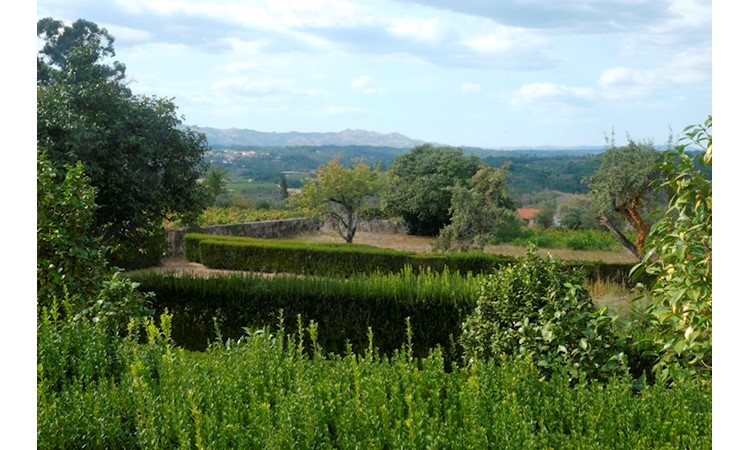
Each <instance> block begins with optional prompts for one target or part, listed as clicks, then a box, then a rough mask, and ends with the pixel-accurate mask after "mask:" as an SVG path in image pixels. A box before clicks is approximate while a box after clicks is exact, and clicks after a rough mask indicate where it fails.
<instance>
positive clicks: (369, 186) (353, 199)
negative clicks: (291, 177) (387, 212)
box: [290, 158, 383, 244]
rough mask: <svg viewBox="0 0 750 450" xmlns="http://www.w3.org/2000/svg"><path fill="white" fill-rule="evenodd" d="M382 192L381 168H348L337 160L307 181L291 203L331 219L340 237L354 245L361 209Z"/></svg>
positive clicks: (320, 168) (361, 163)
mask: <svg viewBox="0 0 750 450" xmlns="http://www.w3.org/2000/svg"><path fill="white" fill-rule="evenodd" d="M382 188H383V177H382V174H381V173H380V168H379V166H378V165H376V166H375V167H374V168H370V167H369V166H368V165H367V164H365V163H364V162H362V161H358V162H356V163H355V164H354V166H352V167H351V168H349V167H345V166H343V165H341V163H340V162H339V159H338V158H334V159H332V160H331V161H329V162H328V164H325V165H322V166H320V167H319V168H318V171H317V173H316V176H315V178H308V179H307V180H305V184H304V186H303V187H302V190H301V192H300V193H299V194H297V195H294V196H293V197H291V199H290V200H291V201H292V204H293V205H295V206H297V207H300V208H305V209H307V210H308V211H310V213H311V214H312V215H314V216H318V217H320V216H322V217H326V218H329V219H332V220H333V223H334V227H335V228H336V230H337V231H338V233H339V234H340V235H341V237H342V238H344V240H345V241H346V242H347V243H349V244H351V243H352V241H353V240H354V235H355V233H356V232H357V225H358V224H359V221H360V213H361V211H362V208H363V207H364V206H366V203H367V201H368V200H370V199H373V198H375V197H376V196H377V195H378V193H379V192H380V191H381V190H382Z"/></svg>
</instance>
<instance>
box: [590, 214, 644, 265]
mask: <svg viewBox="0 0 750 450" xmlns="http://www.w3.org/2000/svg"><path fill="white" fill-rule="evenodd" d="M599 223H600V224H602V225H604V226H605V227H606V228H607V229H608V230H609V231H611V232H612V234H614V235H615V237H616V238H617V240H618V241H620V244H622V246H623V247H625V248H626V249H628V251H629V252H630V253H632V254H633V256H635V257H636V258H638V259H641V252H640V250H639V249H638V248H637V247H636V246H635V245H634V244H633V243H632V242H630V239H628V238H627V236H625V235H624V234H623V233H622V231H620V230H619V229H618V228H617V227H616V226H614V224H612V223H611V222H610V221H609V219H607V218H606V217H605V216H600V217H599Z"/></svg>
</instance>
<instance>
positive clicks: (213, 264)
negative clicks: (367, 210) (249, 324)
mask: <svg viewBox="0 0 750 450" xmlns="http://www.w3.org/2000/svg"><path fill="white" fill-rule="evenodd" d="M184 246H185V247H184V248H185V257H186V258H187V259H188V260H189V261H191V262H198V263H201V264H203V265H205V266H206V267H208V268H211V269H226V270H242V271H248V272H273V273H292V274H300V275H321V276H324V275H328V276H344V277H346V276H351V275H355V274H367V273H398V272H399V271H401V270H402V269H403V268H404V266H410V267H411V269H412V270H414V271H415V272H417V273H420V272H423V271H427V270H431V271H438V272H442V271H444V270H448V271H452V272H460V273H462V274H467V273H472V274H486V273H492V272H494V271H495V270H496V269H497V268H498V267H499V266H501V265H505V264H510V263H512V262H513V261H515V258H514V257H511V256H499V255H493V254H488V253H448V254H444V253H440V254H438V253H413V252H405V251H398V250H390V249H383V248H376V247H370V246H366V245H352V244H326V243H305V242H298V241H288V240H277V239H256V238H246V237H237V236H215V235H206V234H195V233H191V234H187V235H185V238H184ZM565 266H567V267H571V268H572V267H580V268H582V269H583V270H584V271H585V272H586V273H587V275H588V277H589V279H592V280H595V279H602V280H610V281H613V282H616V283H622V284H627V285H631V286H632V285H633V284H634V282H633V281H632V280H631V279H630V270H631V268H632V266H633V265H632V264H622V263H605V262H590V261H566V262H565Z"/></svg>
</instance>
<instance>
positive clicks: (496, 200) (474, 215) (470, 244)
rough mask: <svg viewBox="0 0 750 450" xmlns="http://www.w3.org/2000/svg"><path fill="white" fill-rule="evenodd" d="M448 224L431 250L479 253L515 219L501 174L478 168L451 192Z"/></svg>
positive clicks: (501, 171)
mask: <svg viewBox="0 0 750 450" xmlns="http://www.w3.org/2000/svg"><path fill="white" fill-rule="evenodd" d="M451 192H452V197H451V206H450V211H449V212H450V215H451V219H450V220H451V221H450V224H448V225H446V226H445V227H443V228H442V229H441V230H440V234H439V236H438V240H437V241H436V243H435V245H434V247H433V250H436V251H452V250H458V251H467V250H476V251H482V250H483V249H484V246H485V245H486V244H487V242H489V240H490V239H491V238H492V237H493V236H495V235H497V234H499V233H501V232H502V231H503V228H504V227H505V226H507V225H508V224H509V223H512V222H513V221H514V220H515V219H516V212H515V204H514V202H513V200H512V199H511V197H510V193H509V192H508V186H507V184H506V181H505V172H504V171H503V170H500V169H492V168H490V167H487V166H485V167H482V168H480V169H479V170H478V171H477V173H476V174H474V176H473V177H471V179H470V180H469V186H462V185H460V184H458V185H456V186H454V187H453V188H451Z"/></svg>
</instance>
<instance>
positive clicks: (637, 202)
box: [587, 140, 663, 259]
mask: <svg viewBox="0 0 750 450" xmlns="http://www.w3.org/2000/svg"><path fill="white" fill-rule="evenodd" d="M661 158H662V155H661V153H659V152H658V151H657V150H656V149H655V148H654V146H653V145H652V144H650V143H636V142H633V141H632V140H631V141H630V142H629V143H628V145H626V146H624V147H613V148H610V149H609V150H607V151H606V152H604V153H603V154H602V155H601V156H600V163H601V164H600V166H599V168H598V169H597V170H596V172H594V174H593V175H592V176H591V177H590V178H589V179H588V180H587V181H588V184H589V187H590V190H591V196H592V201H593V202H592V206H593V208H594V211H595V212H596V216H597V218H598V220H599V222H600V223H601V224H602V225H603V226H604V227H606V228H607V229H608V230H610V231H611V232H612V233H613V234H614V235H615V236H616V237H617V239H618V240H619V241H620V243H621V244H622V245H623V246H624V247H625V248H627V249H628V251H630V253H632V254H633V255H634V256H635V257H636V258H639V259H640V256H641V250H642V248H643V245H644V243H645V240H646V236H647V235H648V231H649V228H650V225H649V224H648V222H646V220H645V219H644V218H643V217H644V213H643V212H642V210H644V209H645V208H648V207H651V205H650V204H649V203H651V202H653V200H654V199H653V198H652V196H651V194H652V192H653V189H654V182H655V180H659V179H661V177H662V176H663V175H662V173H661V172H660V171H659V170H658V168H657V166H656V164H657V163H658V162H659V161H660V160H661ZM615 214H618V215H620V216H621V217H622V218H623V219H625V221H626V222H627V223H628V224H629V225H630V226H631V227H632V228H633V230H634V231H635V233H636V241H635V243H633V242H632V241H631V240H630V239H629V238H628V237H627V236H626V235H625V234H624V233H623V232H622V231H621V230H620V228H619V227H618V226H617V223H616V220H615V218H614V217H613V215H615Z"/></svg>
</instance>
